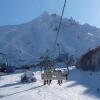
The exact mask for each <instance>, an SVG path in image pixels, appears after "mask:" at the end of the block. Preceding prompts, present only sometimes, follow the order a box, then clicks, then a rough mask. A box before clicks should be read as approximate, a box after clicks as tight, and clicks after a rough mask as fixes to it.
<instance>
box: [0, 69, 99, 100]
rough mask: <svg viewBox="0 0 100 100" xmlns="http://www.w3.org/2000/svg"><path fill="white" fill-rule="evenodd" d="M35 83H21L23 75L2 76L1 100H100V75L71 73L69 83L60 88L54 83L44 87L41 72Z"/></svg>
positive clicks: (0, 83) (37, 74)
mask: <svg viewBox="0 0 100 100" xmlns="http://www.w3.org/2000/svg"><path fill="white" fill-rule="evenodd" d="M35 75H36V78H37V79H38V80H37V82H35V83H27V84H22V83H20V76H21V74H12V75H6V76H2V77H1V79H0V100H100V93H97V88H100V73H92V72H83V71H79V70H77V69H72V70H71V71H70V75H69V79H68V81H63V84H62V85H61V86H59V85H58V84H57V81H53V82H52V84H51V85H50V86H48V85H46V86H44V85H43V81H42V80H41V74H40V72H39V71H37V72H36V73H35Z"/></svg>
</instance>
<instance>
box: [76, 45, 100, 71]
mask: <svg viewBox="0 0 100 100" xmlns="http://www.w3.org/2000/svg"><path fill="white" fill-rule="evenodd" d="M76 66H77V68H79V69H82V70H91V71H98V70H100V46H98V47H97V48H95V49H92V50H90V51H88V52H87V53H86V54H84V55H83V56H82V57H81V58H80V59H79V61H78V62H77V64H76Z"/></svg>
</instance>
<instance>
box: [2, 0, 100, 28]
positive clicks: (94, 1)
mask: <svg viewBox="0 0 100 100" xmlns="http://www.w3.org/2000/svg"><path fill="white" fill-rule="evenodd" d="M63 2H64V0H0V26H1V25H13V24H21V23H24V22H28V21H31V20H33V19H34V18H35V17H37V16H39V15H41V14H42V13H43V12H44V11H47V12H48V13H57V14H61V10H62V6H63ZM64 17H68V18H69V17H73V18H74V19H75V20H77V21H79V22H80V23H82V24H83V23H89V24H91V25H94V26H97V27H100V21H99V19H100V0H67V5H66V8H65V13H64Z"/></svg>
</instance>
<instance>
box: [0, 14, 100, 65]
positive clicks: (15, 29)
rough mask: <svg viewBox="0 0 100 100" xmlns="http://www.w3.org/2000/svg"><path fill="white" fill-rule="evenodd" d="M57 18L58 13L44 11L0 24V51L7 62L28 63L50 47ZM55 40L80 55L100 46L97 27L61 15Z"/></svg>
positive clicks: (54, 34) (99, 32)
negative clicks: (24, 19)
mask: <svg viewBox="0 0 100 100" xmlns="http://www.w3.org/2000/svg"><path fill="white" fill-rule="evenodd" d="M59 20H60V16H58V15H56V14H48V13H46V12H45V13H44V14H42V15H41V16H39V17H38V18H36V19H34V20H32V21H30V22H28V23H24V24H21V25H9V26H1V27H0V53H1V52H2V53H5V54H6V56H7V60H8V63H9V64H10V65H16V66H20V65H24V64H32V63H33V62H34V60H36V59H37V58H38V57H39V56H40V55H41V54H43V53H44V52H45V51H46V50H47V49H50V50H51V49H52V47H53V45H54V41H55V37H56V33H57V29H58V25H59ZM58 42H60V43H61V44H62V47H63V48H64V50H65V51H66V52H68V53H70V54H71V55H74V56H75V57H80V56H81V55H82V54H84V53H85V52H86V51H87V50H88V49H91V48H94V47H96V46H98V45H100V29H99V28H96V27H93V26H91V25H89V24H84V25H80V24H79V23H78V22H76V21H75V20H74V19H73V18H70V19H67V18H64V19H63V20H62V26H61V29H60V34H59V38H58Z"/></svg>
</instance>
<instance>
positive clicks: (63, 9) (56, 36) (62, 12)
mask: <svg viewBox="0 0 100 100" xmlns="http://www.w3.org/2000/svg"><path fill="white" fill-rule="evenodd" d="M66 1H67V0H65V1H64V5H63V9H62V13H61V18H60V22H59V26H58V30H57V34H56V39H55V42H54V47H55V46H56V44H57V40H58V36H59V32H60V28H61V24H62V18H63V14H64V11H65V6H66Z"/></svg>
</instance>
